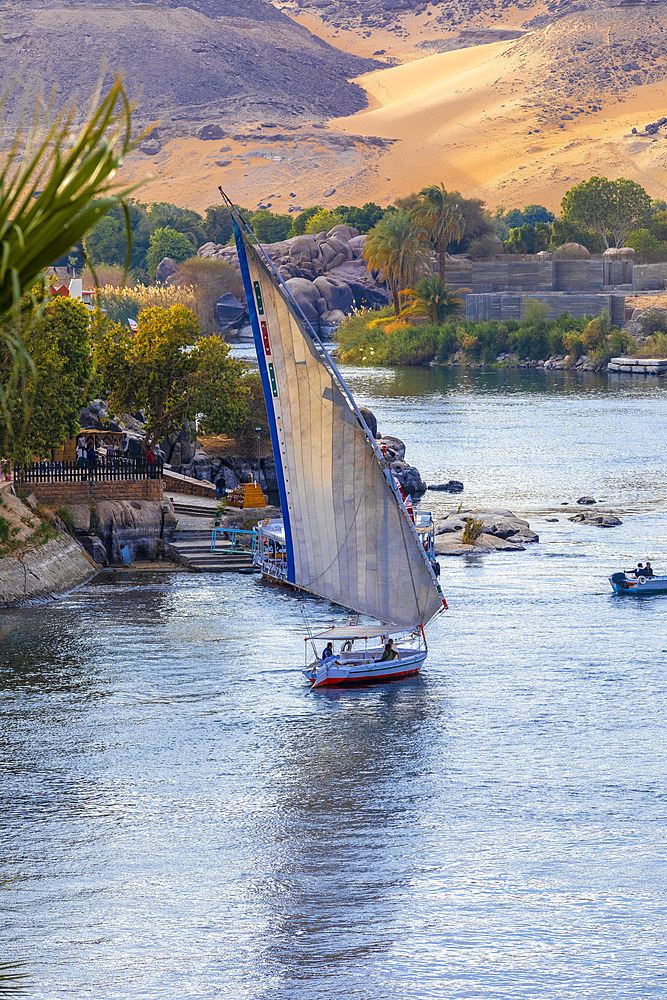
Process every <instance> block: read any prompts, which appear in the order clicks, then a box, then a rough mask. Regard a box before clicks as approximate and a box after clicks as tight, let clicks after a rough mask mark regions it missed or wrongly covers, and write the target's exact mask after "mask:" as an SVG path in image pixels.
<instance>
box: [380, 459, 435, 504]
mask: <svg viewBox="0 0 667 1000" xmlns="http://www.w3.org/2000/svg"><path fill="white" fill-rule="evenodd" d="M389 468H390V469H391V472H392V475H393V476H394V477H395V478H396V479H397V480H398V481H399V483H400V484H401V487H402V489H403V492H404V493H405V494H406V495H409V496H415V495H417V496H418V495H419V494H421V493H423V492H424V490H425V489H426V483H425V482H424V481H423V479H422V477H421V475H420V474H419V470H418V469H415V467H414V466H413V465H408V463H407V462H403V461H401V460H400V459H397V460H396V461H394V462H392V463H391V465H390V466H389Z"/></svg>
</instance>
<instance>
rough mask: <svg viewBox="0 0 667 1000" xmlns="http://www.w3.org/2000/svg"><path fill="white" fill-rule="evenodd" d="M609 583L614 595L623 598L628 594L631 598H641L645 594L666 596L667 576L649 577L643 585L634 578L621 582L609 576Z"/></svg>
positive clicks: (627, 578)
mask: <svg viewBox="0 0 667 1000" xmlns="http://www.w3.org/2000/svg"><path fill="white" fill-rule="evenodd" d="M618 575H619V574H618V573H615V574H614V576H618ZM640 579H643V578H640ZM609 583H610V584H611V589H612V590H613V591H614V593H615V594H621V595H623V596H626V595H628V594H630V595H632V596H633V597H643V596H644V595H645V594H667V576H653V577H649V578H647V579H645V580H644V582H643V583H640V582H639V580H638V579H636V577H634V576H626V577H625V579H624V580H622V581H619V580H615V579H614V577H611V576H610V577H609Z"/></svg>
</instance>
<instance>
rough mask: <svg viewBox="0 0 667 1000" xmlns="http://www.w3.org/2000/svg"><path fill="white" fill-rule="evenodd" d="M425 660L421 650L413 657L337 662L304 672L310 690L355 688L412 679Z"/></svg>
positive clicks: (423, 651) (424, 653)
mask: <svg viewBox="0 0 667 1000" xmlns="http://www.w3.org/2000/svg"><path fill="white" fill-rule="evenodd" d="M425 659H426V651H425V650H422V651H420V652H419V653H416V654H415V655H413V656H408V657H405V658H403V657H401V658H400V659H399V660H385V661H384V662H381V661H379V660H376V661H370V662H368V663H361V664H358V665H357V664H355V665H354V666H350V667H348V666H345V665H344V664H340V663H338V662H337V661H334V662H333V663H332V664H330V665H327V664H324V665H322V666H321V667H320V668H319V669H318V670H317V672H316V673H313V672H312V671H304V673H305V675H306V677H307V678H308V680H309V681H311V684H312V687H311V690H315V688H325V687H356V686H359V685H367V684H387V683H389V682H390V681H398V680H403V679H404V678H406V677H414V676H415V674H418V673H419V671H420V670H421V667H422V664H423V663H424V660H425Z"/></svg>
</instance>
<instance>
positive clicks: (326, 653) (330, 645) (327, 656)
mask: <svg viewBox="0 0 667 1000" xmlns="http://www.w3.org/2000/svg"><path fill="white" fill-rule="evenodd" d="M333 655H334V648H333V642H328V643H327V646H326V649H325V650H324V652H323V653H322V661H324V660H330V659H331V657H332V656H333Z"/></svg>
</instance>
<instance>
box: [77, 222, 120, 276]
mask: <svg viewBox="0 0 667 1000" xmlns="http://www.w3.org/2000/svg"><path fill="white" fill-rule="evenodd" d="M83 249H84V250H85V253H86V259H87V260H88V261H90V263H91V264H92V265H93V266H96V265H97V264H115V265H120V266H122V265H123V264H124V263H125V258H126V255H127V234H126V232H125V227H124V226H123V225H122V224H121V222H120V220H119V219H114V218H112V216H110V215H107V216H105V217H104V218H103V219H100V221H99V222H98V223H97V225H96V226H93V228H92V229H91V230H90V232H88V233H86V235H85V236H84V238H83Z"/></svg>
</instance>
